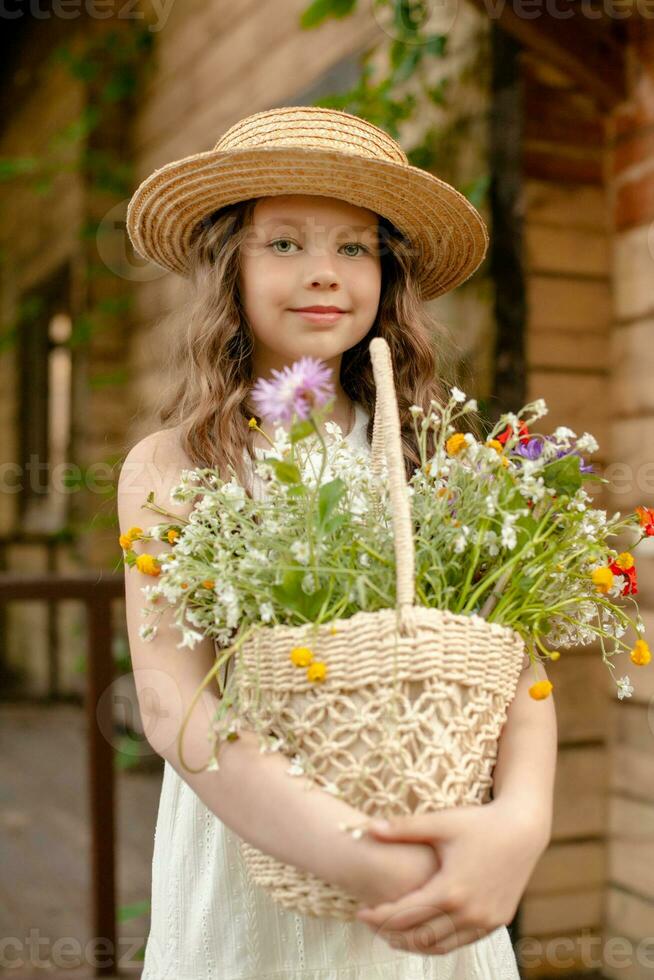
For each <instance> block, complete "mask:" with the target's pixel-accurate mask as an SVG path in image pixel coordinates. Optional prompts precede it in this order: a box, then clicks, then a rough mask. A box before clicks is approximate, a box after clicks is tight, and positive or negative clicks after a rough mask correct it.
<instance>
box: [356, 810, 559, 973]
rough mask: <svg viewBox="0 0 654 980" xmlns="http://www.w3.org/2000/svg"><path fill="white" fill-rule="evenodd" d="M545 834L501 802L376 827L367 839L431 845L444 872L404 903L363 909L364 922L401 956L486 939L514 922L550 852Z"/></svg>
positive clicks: (435, 951) (360, 914) (535, 823)
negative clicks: (532, 879)
mask: <svg viewBox="0 0 654 980" xmlns="http://www.w3.org/2000/svg"><path fill="white" fill-rule="evenodd" d="M523 813H524V811H523ZM543 827H544V824H542V823H541V822H539V821H537V820H536V819H529V818H528V817H525V816H523V815H521V813H520V812H517V811H516V809H515V808H513V807H509V806H508V805H507V803H506V802H504V801H500V800H499V799H495V800H492V801H491V802H490V803H486V804H484V805H482V806H479V805H469V806H463V807H449V808H447V809H445V810H440V811H438V812H436V813H429V814H426V813H425V814H414V815H413V816H406V817H395V818H394V819H393V820H392V821H391V829H390V830H389V831H385V832H380V831H377V830H375V824H371V825H370V827H369V829H368V831H367V833H368V834H370V835H373V836H374V837H375V839H376V840H384V841H389V842H390V841H424V842H427V843H429V844H431V845H432V847H433V848H434V849H435V850H436V852H437V854H438V856H439V858H440V860H441V866H440V869H439V870H438V871H437V872H436V873H435V874H434V875H433V876H432V877H431V878H430V879H429V880H428V881H427V882H425V884H424V885H422V886H421V887H419V888H416V889H415V890H414V891H411V892H408V893H407V894H406V895H404V896H403V897H402V898H400V899H399V900H398V901H396V902H386V903H383V904H381V905H377V906H375V907H374V908H364V909H360V910H359V911H358V912H357V914H356V917H357V919H359V920H361V921H363V922H365V923H366V924H367V925H369V926H370V927H371V928H372V929H374V931H375V932H376V933H377V934H380V935H381V936H382V938H383V939H385V940H386V941H387V942H388V943H389V945H391V946H393V947H394V948H398V949H406V950H407V951H409V952H416V953H420V954H423V955H424V954H433V955H436V954H442V953H448V952H450V951H451V950H453V949H456V948H457V947H458V946H465V945H466V944H467V943H470V942H474V941H475V940H477V939H481V938H482V937H483V936H485V935H487V934H488V933H490V932H492V931H493V930H494V929H497V928H498V927H499V926H502V925H508V923H509V922H511V920H512V919H513V917H514V915H515V912H516V909H517V907H518V903H519V901H520V898H521V897H522V894H523V892H524V890H525V888H526V886H527V883H528V882H529V879H530V877H531V873H532V871H533V869H534V866H535V864H536V862H537V861H538V859H539V857H540V855H541V854H542V853H543V851H544V850H545V847H546V846H547V842H548V836H547V834H546V833H545V832H544V830H543Z"/></svg>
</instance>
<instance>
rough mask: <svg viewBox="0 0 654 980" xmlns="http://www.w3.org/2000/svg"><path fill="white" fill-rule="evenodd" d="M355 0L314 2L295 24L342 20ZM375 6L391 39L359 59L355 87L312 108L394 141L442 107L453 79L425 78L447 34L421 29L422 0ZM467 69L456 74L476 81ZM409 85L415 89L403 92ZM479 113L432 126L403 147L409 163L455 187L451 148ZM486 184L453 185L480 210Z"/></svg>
mask: <svg viewBox="0 0 654 980" xmlns="http://www.w3.org/2000/svg"><path fill="white" fill-rule="evenodd" d="M358 2H359V0H313V2H312V3H310V4H309V6H308V7H307V8H306V9H305V10H304V11H303V13H302V14H301V16H300V20H299V24H300V27H301V28H302V29H303V30H313V29H315V28H317V27H319V26H320V25H322V24H324V23H325V21H327V20H329V19H338V20H342V19H344V18H345V17H347V16H350V15H351V14H353V13H354V12H355V10H356V8H357V4H358ZM372 2H373V5H374V8H375V9H376V10H381V9H382V8H388V14H389V26H390V27H391V28H392V36H389V37H388V39H387V41H381V42H379V43H378V44H376V45H374V46H373V47H372V48H371V49H369V50H368V51H366V52H364V53H363V55H362V56H361V70H360V75H359V78H358V79H357V81H356V83H355V84H354V85H353V86H352V88H350V89H349V91H346V92H342V93H338V94H334V95H329V96H324V97H322V98H320V99H318V100H316V101H315V102H314V105H318V106H322V107H325V108H331V109H342V110H344V111H345V112H352V113H354V114H355V115H358V116H361V117H362V118H364V119H367V120H368V121H369V122H371V123H373V124H374V125H376V126H380V127H381V128H382V129H385V130H386V131H387V132H388V133H389V134H390V135H391V136H392V137H393V138H394V139H397V140H399V138H400V124H401V123H405V122H407V121H408V120H410V119H412V118H413V117H414V116H415V114H416V111H420V110H423V109H424V107H425V106H426V105H430V104H432V105H435V106H438V107H440V108H443V109H444V108H446V106H447V97H448V89H449V88H450V87H451V84H452V77H451V76H447V75H446V76H444V77H443V78H442V79H440V80H439V81H438V82H437V83H436V84H434V83H433V80H430V79H429V72H428V70H427V69H428V67H429V62H430V61H431V60H432V59H434V58H437V59H441V60H443V59H445V58H446V57H447V55H448V49H447V40H448V38H447V35H446V34H433V33H429V32H427V31H425V30H424V25H425V24H426V22H427V20H428V15H429V13H430V5H429V4H428V3H426V2H425V0H372ZM380 49H381V50H382V51H383V54H384V56H385V60H386V61H387V64H388V70H387V72H386V74H385V75H384V76H383V77H381V78H378V79H375V78H374V75H375V69H374V67H373V66H372V65H371V64H370V61H371V59H372V58H373V57H375V56H377V55H378V54H379V52H380ZM480 61H481V59H476V61H475V63H474V64H473V65H468V66H465V67H464V68H463V70H462V72H461V73H460V75H459V78H460V79H461V80H464V79H465V78H466V77H469V78H471V77H479V72H480V69H482V68H483V66H482V65H480V64H479V62H480ZM408 83H412V86H413V89H414V91H405V89H406V88H407V84H408ZM477 121H478V116H477V114H471V115H469V116H466V115H464V114H461V115H459V116H458V117H457V118H456V120H454V121H453V122H444V123H443V124H442V125H440V126H435V125H434V126H430V127H429V128H428V129H427V130H426V131H425V132H424V133H423V136H422V139H421V141H420V142H419V143H417V144H416V145H414V146H411V147H409V148H405V152H406V154H407V158H408V160H409V163H410V164H411V165H412V166H415V167H421V168H422V169H424V170H432V171H437V172H438V173H439V176H440V175H443V176H444V178H445V179H448V180H450V181H451V182H452V183H453V184H454V185H455V186H457V184H456V183H455V182H456V180H457V175H456V174H455V173H452V172H451V171H452V165H451V161H452V160H453V159H454V158H453V155H452V146H453V144H456V142H457V141H458V142H460V141H461V140H462V139H465V138H466V135H467V133H468V131H469V130H470V129H471V128H472V127H473V126H474V125H475V124H476V123H477ZM489 185H490V178H489V175H488V173H486V172H485V173H482V174H479V175H475V176H474V177H473V178H472V179H471V180H469V181H467V182H465V183H463V184H462V185H461V186H457V189H458V190H459V191H460V192H461V193H462V194H464V195H465V196H466V197H467V198H468V200H469V201H470V202H471V203H472V204H473V205H474V206H475V207H481V206H483V204H484V203H485V201H486V198H487V192H488V188H489Z"/></svg>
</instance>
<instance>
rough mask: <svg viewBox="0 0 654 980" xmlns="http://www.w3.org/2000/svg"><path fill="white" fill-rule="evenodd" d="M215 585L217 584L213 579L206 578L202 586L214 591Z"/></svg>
mask: <svg viewBox="0 0 654 980" xmlns="http://www.w3.org/2000/svg"><path fill="white" fill-rule="evenodd" d="M215 584H216V583H215V582H214V580H213V579H212V578H205V580H204V582H203V583H202V585H203V586H204V587H205V589H213V587H214V585H215Z"/></svg>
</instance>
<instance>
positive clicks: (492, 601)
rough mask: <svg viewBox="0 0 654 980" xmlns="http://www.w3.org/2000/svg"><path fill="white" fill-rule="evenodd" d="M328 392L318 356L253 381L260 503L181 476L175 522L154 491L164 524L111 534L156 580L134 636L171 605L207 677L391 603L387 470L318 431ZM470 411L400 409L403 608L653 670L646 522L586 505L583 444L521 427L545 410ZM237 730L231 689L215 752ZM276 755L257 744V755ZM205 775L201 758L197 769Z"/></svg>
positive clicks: (587, 441)
mask: <svg viewBox="0 0 654 980" xmlns="http://www.w3.org/2000/svg"><path fill="white" fill-rule="evenodd" d="M333 396H334V389H333V383H332V381H331V373H330V371H329V369H328V368H327V367H326V365H324V364H323V363H322V362H320V361H316V360H314V359H312V358H309V357H305V358H302V359H301V360H299V361H297V362H296V363H294V364H293V365H292V366H290V367H288V368H286V369H285V370H284V371H281V372H280V371H273V379H272V380H260V381H259V382H258V383H257V385H256V386H255V389H254V391H253V397H254V399H255V404H256V405H257V408H259V409H260V411H261V414H262V415H263V416H265V417H268V418H273V419H275V420H277V421H278V422H280V423H284V422H286V423H289V422H290V423H291V425H290V429H289V431H286V429H284V428H283V427H282V426H281V425H278V426H277V428H276V429H275V431H274V438H269V437H268V436H267V435H266V434H265V433H263V430H262V429H261V428H260V427H259V425H258V423H257V420H256V419H254V418H253V419H251V420H250V425H251V427H252V428H256V429H257V431H259V432H262V433H263V435H264V436H265V437H266V439H267V440H268V442H269V445H270V448H269V449H262V448H257V449H255V459H254V460H253V468H254V472H255V473H256V477H257V478H258V479H259V480H260V481H261V482H262V485H263V487H264V488H265V493H263V494H262V495H261V496H260V498H259V499H256V496H255V497H250V496H248V495H247V494H246V493H245V491H244V489H243V487H242V486H241V485H240V484H239V482H238V479H237V477H236V474H235V473H234V472H233V471H232V472H231V478H230V479H229V480H223V479H221V478H220V477H219V476H218V474H217V473H216V472H215V471H214V470H212V469H201V468H198V469H193V470H186V471H184V472H182V473H181V478H180V482H179V484H178V486H176V487H175V488H174V489H173V491H172V493H171V497H172V499H173V500H177V501H184V500H193V499H195V498H199V500H198V502H197V503H196V504H195V505H194V507H193V510H192V512H191V513H190V516H189V518H188V520H180V519H179V518H178V517H176V516H175V515H173V514H171V513H170V512H169V511H167V510H166V508H164V507H162V506H160V505H159V504H158V503H157V502H155V501H154V499H153V494H150V495H149V496H148V498H147V502H146V503H145V504H144V506H146V507H148V508H150V509H152V510H154V511H156V512H157V513H159V514H161V515H162V516H163V517H164V518H167V519H166V520H164V521H162V522H161V523H159V524H158V525H155V526H154V527H151V528H150V529H149V531H148V533H145V532H144V531H143V530H142V529H140V528H138V527H137V528H131V529H130V530H129V531H128V532H127V534H124V535H121V538H120V544H121V546H122V549H123V558H124V561H125V562H126V563H127V564H128V565H130V566H134V568H135V569H137V570H138V571H139V572H140V573H143V574H145V575H148V576H151V577H152V578H153V579H155V580H156V581H155V582H154V583H153V584H152V585H147V586H145V587H144V589H143V592H144V595H145V599H146V605H145V607H144V610H143V612H144V616H145V617H147V618H148V620H150V621H149V622H147V623H146V624H144V625H143V626H142V628H141V637H142V639H144V640H150V639H152V638H153V637H154V636H155V635H156V632H157V625H156V619H157V616H158V615H160V614H161V612H162V611H163V608H164V607H170V606H172V607H173V608H174V610H175V624H176V626H177V627H178V629H179V630H180V632H181V637H182V638H181V642H180V643H179V644H178V645H179V646H180V647H184V646H186V647H188V648H190V649H192V648H193V646H194V645H195V644H196V643H197V642H198V641H199V640H200V639H201V638H203V637H211V638H213V639H214V640H215V642H216V647H217V649H218V650H219V651H221V653H220V654H219V656H218V657H217V661H216V664H215V667H214V669H213V670H212V672H211V675H209V676H208V677H207V679H206V682H208V680H210V678H211V676H214V675H215V674H216V673H217V671H218V670H219V669H220V668H221V666H223V665H225V664H226V662H227V661H228V660H229V659H230V658H231V657H233V655H234V654H235V652H236V651H237V650H238V649H239V646H240V644H242V643H243V642H244V640H245V639H246V638H247V637H249V636H251V635H252V633H253V632H254V631H256V630H260V629H262V628H263V629H265V628H270V627H275V626H279V625H287V626H299V625H306V624H308V625H310V626H311V627H314V628H315V627H317V626H318V625H320V624H326V623H331V622H333V621H336V620H343V619H348V618H349V617H351V616H353V615H354V614H355V613H357V612H359V611H362V610H363V611H368V612H375V611H376V610H382V609H389V608H392V607H394V605H395V601H396V579H395V554H394V539H393V521H392V514H391V510H390V507H389V499H388V492H387V486H386V479H385V477H386V475H387V474H386V470H385V468H384V467H382V470H381V473H380V474H378V475H377V476H375V475H374V474H373V471H372V469H371V467H370V465H369V459H368V457H367V455H366V454H365V453H361V452H360V451H357V450H355V449H353V448H352V447H351V446H350V445H349V444H348V443H347V440H346V439H344V438H343V435H342V433H341V431H340V429H339V427H338V426H337V425H336V424H335V423H333V422H330V421H325V422H324V425H323V424H322V423H323V420H324V419H325V415H326V413H327V412H328V411H329V409H330V408H331V406H332V404H333ZM476 409H477V404H476V402H475V401H474V399H468V398H467V397H466V395H465V394H464V393H463V392H462V391H460V390H459V389H458V388H456V387H455V388H452V389H451V397H450V399H449V401H448V403H447V404H445V405H440V404H437V403H436V402H432V403H431V406H430V410H429V412H428V413H426V412H425V411H424V410H423V409H422V408H421V407H419V406H413V407H412V408H411V414H412V416H413V424H414V428H415V433H416V439H417V441H418V444H419V447H420V457H421V465H420V466H419V467H417V468H416V469H415V471H414V473H413V476H412V478H411V480H410V481H409V483H408V493H409V497H410V504H411V511H412V519H413V527H414V543H415V594H416V604H418V605H421V606H424V607H427V608H432V609H441V610H451V611H452V612H454V613H457V614H462V615H467V616H478V617H482V618H483V619H485V620H487V621H488V622H493V623H497V624H500V625H502V626H506V627H510V628H511V629H512V630H514V631H515V632H516V633H518V634H519V635H520V636H521V637H522V639H523V640H524V643H525V648H526V649H527V651H528V653H529V656H530V659H531V660H532V663H535V662H536V661H537V660H541V661H542V660H546V659H547V660H551V661H554V660H557V659H558V658H559V656H560V650H561V649H564V648H566V647H571V646H575V645H580V644H588V643H592V642H596V641H598V643H599V647H600V649H601V655H602V659H603V661H604V663H605V664H606V665H607V667H608V668H609V670H610V671H611V672H612V673H613V672H615V670H616V660H617V658H618V655H619V654H620V653H621V652H622V651H628V652H629V656H630V662H631V663H633V664H634V665H636V666H643V665H645V664H647V663H649V661H650V659H651V655H650V651H649V647H648V645H647V643H646V641H645V639H644V636H643V631H644V627H643V623H642V619H641V617H640V614H639V612H638V608H637V604H636V601H635V599H634V596H635V595H636V593H637V581H636V566H635V561H634V558H633V555H632V554H631V551H632V550H633V549H634V547H635V546H636V545H637V544H638V543H639V541H640V540H642V538H643V537H645V536H650V535H652V534H654V510H652V509H650V508H647V507H644V506H643V507H638V508H637V509H636V512H635V513H631V514H628V515H626V516H624V517H623V516H621V515H620V514H619V513H617V514H614V515H613V516H612V517H609V516H608V515H607V513H606V512H605V511H603V510H599V509H596V508H593V507H592V503H591V496H590V495H589V493H588V492H587V491H586V490H585V489H584V483H585V482H586V481H599V482H604V483H606V482H608V481H606V480H604V479H602V478H600V477H599V476H597V475H596V474H594V473H593V468H592V465H591V464H590V463H589V462H588V461H587V460H586V458H585V456H586V455H587V454H591V453H592V452H594V451H595V450H596V449H597V448H598V446H597V443H596V441H595V439H594V438H593V437H592V436H591V435H590V434H588V433H584V434H583V435H582V436H580V437H578V436H577V435H576V434H575V433H574V432H573V431H572V430H571V429H568V428H564V427H560V428H557V429H556V430H555V431H554V432H553V433H551V434H544V433H541V432H539V431H536V430H534V429H533V428H532V427H533V425H534V423H535V422H537V420H539V419H540V418H542V417H543V416H544V415H546V413H547V406H546V404H545V402H544V401H543V400H542V399H538V400H537V401H534V402H531V403H530V404H528V405H526V406H525V407H524V408H522V409H521V410H520V411H519V412H517V413H507V414H505V415H503V416H502V417H501V418H500V420H499V422H498V423H497V424H496V425H495V426H494V428H493V429H492V430H491V431H490V432H489V433H488V434H487V436H486V437H484V438H483V439H482V440H480V439H478V438H476V437H475V436H474V435H473V434H471V433H470V432H465V433H464V432H462V431H460V428H461V420H462V418H463V416H464V415H465V414H466V413H469V412H474V411H476ZM428 434H430V435H431V440H430V443H431V449H430V450H428V448H427V445H428V438H427V437H428ZM624 534H627V535H629V536H630V538H631V543H630V545H629V547H630V549H631V550H629V551H618V550H617V549H616V548H615V547H613V545H612V543H611V542H612V541H613V540H614V539H616V538H618V537H620V536H621V535H624ZM148 539H157V540H160V541H165V542H168V543H169V544H170V545H171V551H170V552H167V553H164V554H163V555H159V556H158V557H156V558H155V557H154V556H153V555H150V554H147V553H140V554H136V552H135V550H134V544H135V542H137V541H140V542H144V541H147V540H148ZM630 613H631V615H630ZM628 630H631V631H632V633H633V638H632V640H630V641H627V640H626V639H625V634H626V633H627V631H628ZM288 655H289V657H290V659H291V661H292V663H293V664H294V665H295V666H296V667H297V668H298V669H299V670H302V671H305V672H306V676H307V679H308V680H309V681H310V682H311V683H312V684H316V685H319V684H321V683H322V682H324V681H325V679H326V677H327V676H328V674H329V666H330V665H329V663H327V662H324V661H322V660H320V659H316V657H315V655H314V654H313V652H312V649H311V647H310V646H304V645H302V646H297V647H295V648H293V649H290V650H289V651H288ZM616 684H617V693H618V697H619V698H620V699H622V698H625V697H629V696H631V694H632V693H633V690H634V688H633V685H632V684H631V681H630V678H629V675H627V674H623V675H622V676H621V677H620V678H619V679H618V680H617V682H616ZM551 690H552V684H551V682H550V681H537V682H535V683H534V684H533V685H532V687H531V688H530V693H531V695H532V697H534V698H535V699H541V698H545V697H547V696H548V695H549V694H550V692H551ZM199 693H200V692H198V694H199ZM238 728H239V705H238V697H237V694H236V688H233V689H232V688H231V687H230V685H229V683H228V684H227V685H226V687H225V689H224V690H223V691H222V698H221V707H220V710H219V713H218V716H217V718H216V719H215V724H214V726H213V734H212V736H211V737H212V738H213V741H214V750H215V748H216V745H217V744H218V742H219V741H220V739H221V738H237V737H238ZM276 747H278V744H275V743H274V742H273V743H271V742H270V741H269V740H266V741H265V742H262V751H268V750H270V749H271V748H272V749H274V748H276ZM217 765H218V763H217V759H216V757H215V755H214V761H213V763H212V765H211V766H210V768H211V767H213V768H217Z"/></svg>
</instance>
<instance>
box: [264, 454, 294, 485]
mask: <svg viewBox="0 0 654 980" xmlns="http://www.w3.org/2000/svg"><path fill="white" fill-rule="evenodd" d="M270 462H271V464H272V467H273V469H274V470H275V476H276V477H277V479H278V480H279V482H280V483H301V482H302V476H301V474H300V471H299V469H298V468H297V466H296V465H295V463H289V462H287V461H286V460H285V459H271V460H270Z"/></svg>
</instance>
